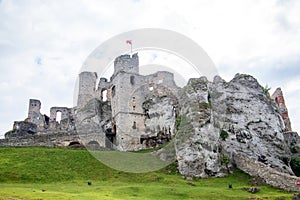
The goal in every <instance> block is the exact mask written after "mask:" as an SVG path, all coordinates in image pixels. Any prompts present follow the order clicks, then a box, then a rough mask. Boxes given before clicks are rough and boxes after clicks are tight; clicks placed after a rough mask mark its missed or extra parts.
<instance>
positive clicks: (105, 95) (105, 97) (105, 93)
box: [101, 89, 107, 101]
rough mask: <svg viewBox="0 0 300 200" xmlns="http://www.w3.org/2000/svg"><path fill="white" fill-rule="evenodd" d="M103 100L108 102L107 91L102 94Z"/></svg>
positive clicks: (104, 90)
mask: <svg viewBox="0 0 300 200" xmlns="http://www.w3.org/2000/svg"><path fill="white" fill-rule="evenodd" d="M101 100H102V101H107V89H103V90H102V92H101Z"/></svg>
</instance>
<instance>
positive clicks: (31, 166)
mask: <svg viewBox="0 0 300 200" xmlns="http://www.w3.org/2000/svg"><path fill="white" fill-rule="evenodd" d="M173 165H174V164H173ZM173 165H171V168H172V169H173V168H174V166H173ZM169 168H170V166H169ZM169 168H166V169H169ZM166 169H165V170H159V171H156V172H149V173H143V174H134V173H126V172H121V171H117V170H114V169H111V168H109V167H107V166H105V165H103V164H102V163H100V162H99V161H98V160H96V159H95V158H93V157H92V156H91V155H90V154H89V152H88V151H85V150H68V149H57V148H43V147H22V148H13V147H9V148H8V147H3V148H0V200H1V199H215V200H216V199H251V198H252V199H291V197H292V193H288V192H284V191H282V190H280V189H276V188H273V187H270V186H258V187H259V188H260V189H261V191H260V192H259V193H257V194H251V193H248V192H247V191H244V190H242V188H244V187H252V186H251V185H250V183H249V180H250V178H251V177H250V176H249V175H247V174H245V173H243V172H241V171H239V170H236V172H235V173H234V174H231V175H229V176H227V177H223V178H208V179H198V180H194V181H187V180H184V179H182V176H181V175H180V174H176V172H175V173H170V174H168V173H166V171H168V170H166ZM173 171H175V170H173ZM89 181H90V182H92V185H90V186H89V185H88V184H87V182H89ZM191 182H192V183H193V184H194V186H193V185H192V184H191ZM229 184H232V186H233V189H229V188H228V185H229Z"/></svg>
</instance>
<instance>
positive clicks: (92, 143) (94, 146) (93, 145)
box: [87, 140, 100, 150]
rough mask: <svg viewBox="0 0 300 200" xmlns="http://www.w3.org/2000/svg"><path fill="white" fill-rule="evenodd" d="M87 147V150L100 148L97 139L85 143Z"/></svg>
mask: <svg viewBox="0 0 300 200" xmlns="http://www.w3.org/2000/svg"><path fill="white" fill-rule="evenodd" d="M87 148H88V149H89V150H98V149H100V144H99V143H98V142H97V141H95V140H92V141H90V142H89V143H88V144H87Z"/></svg>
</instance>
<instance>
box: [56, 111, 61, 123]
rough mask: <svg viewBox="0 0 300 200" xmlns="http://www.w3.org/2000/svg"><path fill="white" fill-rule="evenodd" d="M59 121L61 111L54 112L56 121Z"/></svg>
mask: <svg viewBox="0 0 300 200" xmlns="http://www.w3.org/2000/svg"><path fill="white" fill-rule="evenodd" d="M60 121H61V111H57V112H56V122H58V123H60Z"/></svg>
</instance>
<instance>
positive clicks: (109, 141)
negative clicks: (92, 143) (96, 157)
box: [105, 125, 116, 149]
mask: <svg viewBox="0 0 300 200" xmlns="http://www.w3.org/2000/svg"><path fill="white" fill-rule="evenodd" d="M115 128H116V127H115V125H114V126H113V129H111V128H110V129H106V131H105V147H106V148H108V149H113V148H114V145H115V144H116V132H115Z"/></svg>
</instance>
